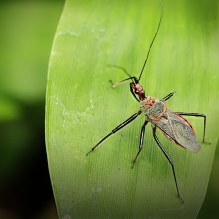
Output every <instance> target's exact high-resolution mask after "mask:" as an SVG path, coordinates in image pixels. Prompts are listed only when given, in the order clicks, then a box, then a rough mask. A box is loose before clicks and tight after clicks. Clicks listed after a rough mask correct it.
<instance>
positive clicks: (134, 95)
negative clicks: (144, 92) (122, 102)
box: [130, 85, 140, 102]
mask: <svg viewBox="0 0 219 219" xmlns="http://www.w3.org/2000/svg"><path fill="white" fill-rule="evenodd" d="M130 92H131V93H132V95H133V97H134V98H135V99H136V100H137V101H138V102H140V100H139V99H138V98H137V97H136V94H135V93H134V91H133V89H132V87H131V85H130Z"/></svg>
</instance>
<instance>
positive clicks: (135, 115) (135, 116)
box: [86, 110, 142, 155]
mask: <svg viewBox="0 0 219 219" xmlns="http://www.w3.org/2000/svg"><path fill="white" fill-rule="evenodd" d="M141 113H142V112H141V111H140V110H139V111H138V112H137V113H135V114H134V115H132V116H131V117H129V118H128V119H127V120H125V121H124V122H123V123H121V124H119V125H118V126H117V127H116V128H114V129H113V130H112V131H111V132H110V133H109V134H108V135H106V136H105V137H104V138H102V139H101V140H100V141H99V142H98V143H97V144H96V145H95V146H94V147H92V148H91V150H90V151H88V153H87V154H86V155H88V154H89V153H90V152H91V151H93V150H94V149H95V148H96V147H97V146H98V145H99V144H100V143H101V142H103V141H104V140H105V139H107V138H108V137H109V136H110V135H112V134H114V133H116V132H117V131H119V130H120V129H122V128H123V127H125V126H126V125H128V124H129V123H130V122H132V121H133V120H134V119H136V118H137V116H139V115H140V114H141Z"/></svg>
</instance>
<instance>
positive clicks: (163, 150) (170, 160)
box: [152, 126, 184, 203]
mask: <svg viewBox="0 0 219 219" xmlns="http://www.w3.org/2000/svg"><path fill="white" fill-rule="evenodd" d="M152 129H153V136H154V140H155V141H156V143H157V144H158V146H159V147H160V149H161V150H162V152H163V154H164V155H165V157H166V158H167V160H168V161H169V163H170V165H171V167H172V172H173V176H174V181H175V185H176V190H177V194H178V197H179V198H180V199H181V201H182V203H184V201H183V199H182V198H181V196H180V193H179V188H178V185H177V180H176V174H175V170H174V165H173V161H172V159H171V158H170V156H169V154H168V153H167V152H166V151H165V149H164V148H163V146H162V145H161V143H160V141H159V139H158V138H157V136H156V126H154V127H153V128H152Z"/></svg>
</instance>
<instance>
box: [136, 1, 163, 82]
mask: <svg viewBox="0 0 219 219" xmlns="http://www.w3.org/2000/svg"><path fill="white" fill-rule="evenodd" d="M162 15H163V4H162V11H161V15H160V21H159V24H158V27H157V31H156V33H155V35H154V38H153V40H152V42H151V45H150V47H149V50H148V54H147V57H146V59H145V61H144V65H143V67H142V70H141V73H140V76H139V78H138V80H139V81H140V79H141V75H142V73H143V71H144V67H145V65H146V63H147V60H148V57H149V54H150V51H151V47H152V45H153V43H154V40H155V38H156V36H157V33H158V30H159V28H160V23H161V20H162Z"/></svg>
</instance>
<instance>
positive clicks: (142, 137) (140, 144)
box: [132, 121, 148, 168]
mask: <svg viewBox="0 0 219 219" xmlns="http://www.w3.org/2000/svg"><path fill="white" fill-rule="evenodd" d="M147 124H148V121H145V122H144V124H143V126H142V128H141V135H140V143H139V150H138V153H137V154H136V156H135V159H134V160H133V164H132V168H133V167H134V164H135V162H136V160H137V158H138V155H139V154H140V152H141V149H142V146H143V141H144V133H145V126H146V125H147Z"/></svg>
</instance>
